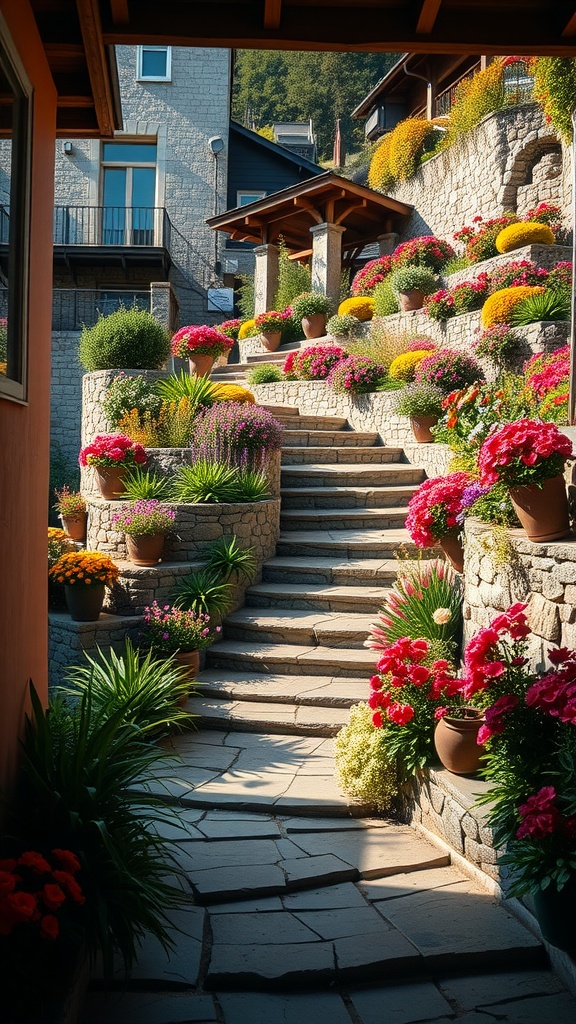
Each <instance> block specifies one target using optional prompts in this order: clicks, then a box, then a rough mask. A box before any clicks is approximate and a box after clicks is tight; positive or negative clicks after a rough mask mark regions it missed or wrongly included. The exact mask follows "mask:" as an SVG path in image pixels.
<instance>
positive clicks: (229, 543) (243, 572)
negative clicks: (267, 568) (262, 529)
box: [206, 537, 256, 580]
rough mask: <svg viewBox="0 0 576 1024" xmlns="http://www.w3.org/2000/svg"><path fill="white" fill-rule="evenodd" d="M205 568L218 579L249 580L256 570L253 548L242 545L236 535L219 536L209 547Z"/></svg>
mask: <svg viewBox="0 0 576 1024" xmlns="http://www.w3.org/2000/svg"><path fill="white" fill-rule="evenodd" d="M206 564H207V568H208V569H211V570H212V571H213V572H214V573H215V574H216V575H217V576H218V578H219V579H223V580H229V579H231V578H232V577H233V576H234V577H236V578H237V579H240V578H244V579H246V580H251V579H252V578H253V576H254V573H255V572H256V559H255V558H254V548H252V547H249V548H245V547H243V546H242V545H241V544H240V543H239V542H238V538H237V537H219V538H218V540H215V541H214V542H213V543H212V544H211V545H210V548H209V551H208V560H207V563H206Z"/></svg>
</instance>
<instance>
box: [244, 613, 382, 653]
mask: <svg viewBox="0 0 576 1024" xmlns="http://www.w3.org/2000/svg"><path fill="white" fill-rule="evenodd" d="M373 619H374V614H373V613H370V614H366V613H363V612H347V613H346V614H345V615H342V614H340V613H338V612H325V611H320V610H307V609H304V610H302V609H297V608H295V609H292V608H287V609H283V608H275V609H267V608H263V609H260V608H242V609H240V611H237V612H232V614H231V615H228V616H227V618H226V627H225V628H226V637H227V638H229V639H231V640H235V639H236V640H244V639H247V640H248V641H252V642H259V641H262V642H273V643H275V642H276V641H277V640H278V641H280V642H281V643H282V644H283V645H290V644H298V645H300V644H304V645H309V646H315V645H316V644H319V645H321V646H325V647H347V648H350V647H352V648H354V647H356V648H362V645H363V643H364V641H365V639H366V636H367V634H368V632H369V631H370V626H371V624H372V622H373Z"/></svg>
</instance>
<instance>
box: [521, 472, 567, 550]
mask: <svg viewBox="0 0 576 1024" xmlns="http://www.w3.org/2000/svg"><path fill="white" fill-rule="evenodd" d="M510 500H511V502H512V504H513V506H514V510H515V512H516V515H517V516H518V519H519V520H520V522H521V523H522V526H523V527H524V529H525V531H526V535H527V537H528V540H532V541H536V542H539V543H544V542H545V541H548V540H558V539H559V538H560V537H565V536H566V534H567V533H570V519H569V516H568V495H567V493H566V482H565V480H564V477H563V476H562V475H561V474H559V475H558V476H553V477H550V478H549V479H548V480H545V481H544V483H543V484H542V487H537V486H536V484H527V485H525V486H523V487H511V488H510Z"/></svg>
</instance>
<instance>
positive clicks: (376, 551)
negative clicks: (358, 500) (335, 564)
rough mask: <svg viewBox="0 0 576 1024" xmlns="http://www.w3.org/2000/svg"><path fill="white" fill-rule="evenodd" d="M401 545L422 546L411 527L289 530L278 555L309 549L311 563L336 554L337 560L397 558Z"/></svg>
mask: <svg viewBox="0 0 576 1024" xmlns="http://www.w3.org/2000/svg"><path fill="white" fill-rule="evenodd" d="M399 547H402V548H403V549H404V548H405V549H406V550H407V551H408V552H410V553H414V554H415V553H417V551H418V548H417V547H416V545H415V544H414V543H413V542H412V540H411V539H410V534H409V533H408V530H405V529H396V528H394V529H392V528H390V529H388V530H374V529H372V530H287V531H285V532H284V533H281V534H280V538H279V540H278V543H277V545H276V554H277V555H281V556H287V555H295V556H296V557H299V556H302V555H303V553H304V552H308V553H309V556H310V558H311V564H312V565H314V564H315V560H316V558H317V556H318V555H321V556H323V557H325V558H326V557H333V558H334V559H335V560H336V561H342V560H343V559H350V558H353V559H358V558H370V559H375V558H381V559H390V558H393V557H394V555H395V553H396V551H397V550H398V548H399Z"/></svg>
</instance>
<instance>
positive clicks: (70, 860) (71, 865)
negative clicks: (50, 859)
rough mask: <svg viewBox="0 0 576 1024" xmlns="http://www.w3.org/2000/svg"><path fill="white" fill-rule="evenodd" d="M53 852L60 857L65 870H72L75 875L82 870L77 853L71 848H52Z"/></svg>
mask: <svg viewBox="0 0 576 1024" xmlns="http://www.w3.org/2000/svg"><path fill="white" fill-rule="evenodd" d="M52 853H53V854H54V856H55V857H57V858H58V860H59V861H60V863H61V865H62V867H63V868H64V870H65V871H70V873H71V874H73V875H75V874H76V872H77V871H80V861H79V860H78V857H77V856H76V854H75V853H72V852H71V851H70V850H52Z"/></svg>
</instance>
